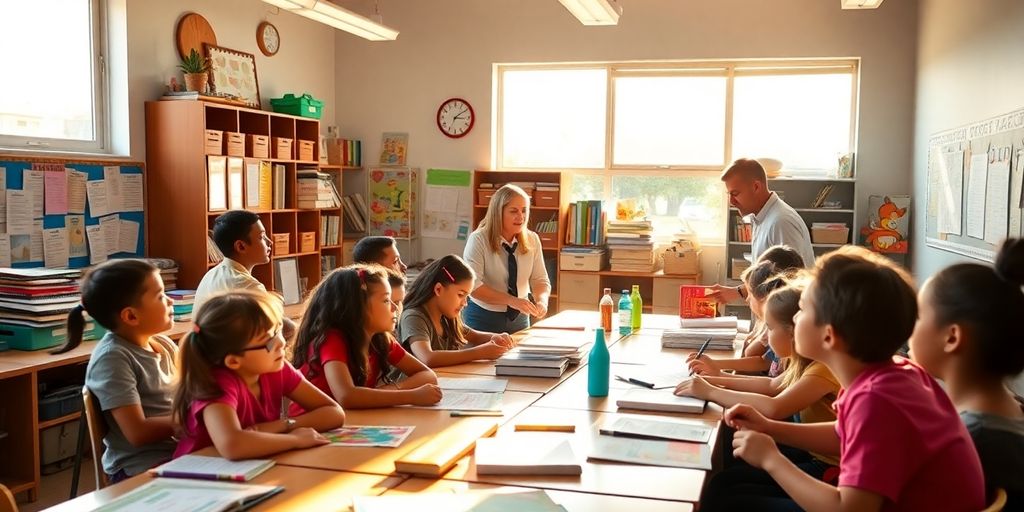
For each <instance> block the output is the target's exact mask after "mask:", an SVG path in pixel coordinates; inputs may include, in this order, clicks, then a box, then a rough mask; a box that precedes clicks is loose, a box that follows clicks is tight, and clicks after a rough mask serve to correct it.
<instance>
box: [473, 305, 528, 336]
mask: <svg viewBox="0 0 1024 512" xmlns="http://www.w3.org/2000/svg"><path fill="white" fill-rule="evenodd" d="M462 321H463V322H465V324H466V325H467V326H469V327H471V328H473V329H476V330H478V331H482V332H507V333H509V334H512V333H514V332H519V331H521V330H523V329H526V328H528V327H530V315H528V314H526V313H520V314H519V316H517V317H516V319H515V320H509V319H508V316H506V315H505V312H504V311H488V310H486V309H484V308H482V307H480V306H478V305H477V304H476V303H475V302H473V301H472V300H470V301H469V304H466V308H465V309H463V310H462Z"/></svg>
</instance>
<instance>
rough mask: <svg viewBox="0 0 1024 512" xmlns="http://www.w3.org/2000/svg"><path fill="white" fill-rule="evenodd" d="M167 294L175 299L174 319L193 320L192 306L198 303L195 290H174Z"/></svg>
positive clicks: (177, 320)
mask: <svg viewBox="0 0 1024 512" xmlns="http://www.w3.org/2000/svg"><path fill="white" fill-rule="evenodd" d="M167 296H168V297H170V298H171V299H172V300H173V301H174V306H173V308H174V321H175V322H190V321H192V306H193V305H195V303H196V291H195V290H172V291H169V292H167Z"/></svg>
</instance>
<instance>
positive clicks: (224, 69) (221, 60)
mask: <svg viewBox="0 0 1024 512" xmlns="http://www.w3.org/2000/svg"><path fill="white" fill-rule="evenodd" d="M203 49H204V50H205V51H206V58H207V59H209V60H210V84H211V87H212V88H213V91H214V92H215V93H217V94H218V95H230V96H236V97H238V98H241V100H242V101H244V102H245V104H246V106H249V107H253V108H260V85H259V79H258V78H257V76H256V57H255V56H254V55H253V54H251V53H245V52H240V51H237V50H232V49H230V48H224V47H222V46H216V45H212V44H209V43H203Z"/></svg>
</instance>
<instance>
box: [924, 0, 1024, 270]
mask: <svg viewBox="0 0 1024 512" xmlns="http://www.w3.org/2000/svg"><path fill="white" fill-rule="evenodd" d="M1022 27H1024V2H1021V1H1020V0H972V1H971V2H963V1H960V0H924V1H922V3H921V7H920V27H919V32H920V39H919V43H918V58H917V114H916V122H915V134H914V196H915V197H916V198H917V201H916V202H915V207H914V217H915V218H916V219H919V220H918V221H917V224H918V225H923V221H924V215H925V202H924V201H925V197H926V194H927V180H928V178H927V176H928V159H927V151H928V137H929V135H930V134H933V133H935V132H938V131H942V130H947V129H950V128H955V127H957V126H960V125H963V124H968V123H972V122H975V121H981V120H984V119H986V118H989V117H992V116H996V115H999V114H1004V113H1006V112H1009V111H1011V110H1014V109H1018V108H1021V107H1024V95H1022V94H1021V91H1024V86H1022V85H1021V84H1024V28H1022ZM913 235H914V236H913V244H912V245H913V247H914V248H915V250H914V273H915V275H916V276H917V277H918V279H921V280H923V279H924V278H926V277H928V276H930V275H932V274H934V273H935V272H936V271H938V270H940V269H942V268H943V267H945V266H947V265H950V264H952V263H957V262H961V261H973V260H970V259H969V258H967V257H964V256H960V255H956V254H953V253H950V252H947V251H941V250H938V249H934V248H931V247H927V246H926V245H925V241H924V229H923V227H921V228H919V229H916V230H915V231H914V234H913Z"/></svg>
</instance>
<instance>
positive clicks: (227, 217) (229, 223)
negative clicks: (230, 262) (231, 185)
mask: <svg viewBox="0 0 1024 512" xmlns="http://www.w3.org/2000/svg"><path fill="white" fill-rule="evenodd" d="M259 221H260V216H259V215H257V214H255V213H253V212H250V211H246V210H231V211H229V212H226V213H223V214H221V215H220V216H219V217H217V219H216V220H214V221H213V243H215V244H217V248H218V249H220V252H221V253H222V254H224V256H225V257H227V258H232V257H234V256H235V242H237V241H239V240H241V241H243V242H245V243H247V244H248V243H252V240H250V239H249V232H250V231H252V226H253V224H256V223H257V222H259Z"/></svg>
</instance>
